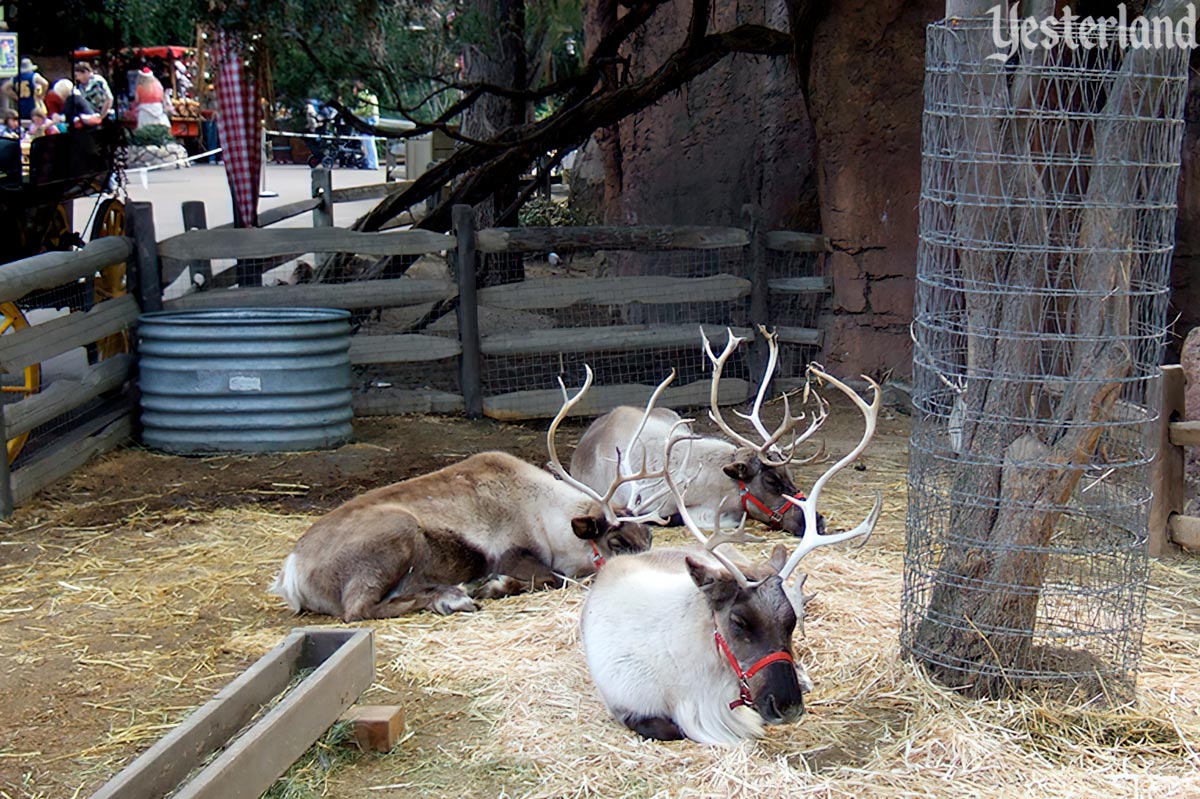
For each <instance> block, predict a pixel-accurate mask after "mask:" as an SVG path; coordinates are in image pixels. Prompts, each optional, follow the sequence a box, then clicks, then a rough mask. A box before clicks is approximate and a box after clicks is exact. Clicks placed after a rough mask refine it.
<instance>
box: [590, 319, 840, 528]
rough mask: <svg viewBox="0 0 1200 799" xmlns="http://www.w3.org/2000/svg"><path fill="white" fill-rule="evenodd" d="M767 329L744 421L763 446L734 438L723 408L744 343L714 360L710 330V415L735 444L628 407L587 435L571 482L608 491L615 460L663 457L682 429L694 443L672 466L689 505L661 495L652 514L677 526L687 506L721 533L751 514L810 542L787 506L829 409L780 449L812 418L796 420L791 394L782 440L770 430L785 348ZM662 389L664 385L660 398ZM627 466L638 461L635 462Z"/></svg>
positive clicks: (649, 488)
mask: <svg viewBox="0 0 1200 799" xmlns="http://www.w3.org/2000/svg"><path fill="white" fill-rule="evenodd" d="M760 329H761V330H762V334H763V336H765V337H766V339H767V344H768V347H769V353H770V355H769V358H768V360H767V366H766V371H765V373H764V375H763V380H762V382H761V384H760V386H759V392H758V395H757V397H756V398H755V402H754V407H753V409H752V410H751V413H750V415H749V416H746V417H744V418H746V419H748V420H749V421H750V422H751V423H752V424H753V425H754V428H755V430H756V431H757V432H758V433H759V435H760V437H761V438H762V442H761V443H759V442H755V441H752V440H750V439H749V438H747V437H745V436H743V435H741V434H740V433H737V432H736V431H734V429H733V428H732V427H731V426H730V425H729V424H728V423H727V422H726V421H725V418H724V417H723V416H722V415H721V409H720V407H719V406H718V405H717V387H718V386H719V385H720V379H721V372H722V370H723V369H724V366H725V362H726V361H728V360H729V356H730V355H732V354H733V352H734V351H735V350H736V349H737V348H738V346H739V345H740V344H741V343H742V342H743V341H744V339H742V338H739V337H736V336H734V335H733V334H732V332H731V333H730V334H729V341H728V343H727V344H726V345H725V350H724V352H722V353H721V355H720V356H719V357H718V356H716V355H714V354H713V351H712V348H711V346H710V345H709V342H708V338H707V337H705V336H704V331H703V329H702V330H701V333H700V335H701V336H702V337H703V338H704V349H705V352H706V353H707V354H708V357H709V359H710V360H711V361H712V363H713V379H712V389H711V393H710V396H709V403H710V409H709V416H710V417H711V418H712V419H713V421H715V422H716V423H717V426H718V427H719V428H720V429H721V430H722V431H723V432H724V433H725V435H726V436H728V437H729V439H730V440H725V439H721V438H715V437H712V436H704V437H699V436H693V435H692V430H691V428H690V427H684V426H682V422H681V419H680V416H679V414H677V413H675V412H674V411H669V410H666V409H663V408H659V409H653V410H651V409H650V408H648V409H647V411H646V412H643V411H642V410H641V409H639V408H634V407H632V406H628V405H623V406H621V407H619V408H616V409H614V410H612V411H610V412H609V413H607V414H605V415H604V416H601V417H600V418H599V419H597V420H596V421H595V422H593V423H592V424H591V426H590V427H589V428H588V429H587V432H585V433H584V434H583V438H581V439H580V440H579V445H578V446H577V447H576V448H575V453H574V455H572V457H571V475H572V476H573V477H575V478H576V479H577V480H579V481H580V482H581V483H583V484H585V485H588V486H591V487H593V488H598V487H599V486H607V485H609V484H610V483H611V482H612V480H613V478H614V477H616V476H617V471H618V469H617V465H616V464H617V459H616V457H614V453H616V452H618V451H621V452H624V453H627V455H628V456H632V454H633V453H634V452H635V451H636V450H637V448H639V447H640V448H641V449H642V451H643V452H653V453H660V452H663V451H664V445H665V444H666V442H667V435H668V433H669V432H670V431H671V430H673V429H675V428H682V431H683V433H684V434H685V435H686V436H687V439H688V440H689V441H691V442H692V443H691V444H690V445H689V446H688V447H686V448H685V452H681V453H680V457H679V458H677V459H676V461H675V462H673V463H671V464H670V468H671V470H672V471H674V472H675V474H676V475H677V480H678V481H679V482H681V483H682V484H683V492H682V497H683V500H682V501H683V505H682V506H681V505H680V504H679V500H678V499H677V498H676V497H674V496H672V495H671V494H670V493H669V492H665V491H660V492H659V496H660V497H661V499H660V500H659V502H658V503H657V504H656V505H650V506H648V508H647V509H650V508H652V509H653V510H654V511H655V512H657V513H658V514H659V515H660V516H662V517H663V518H666V519H670V520H672V524H673V525H678V524H680V523H681V522H680V520H679V513H680V508H681V507H686V508H687V510H688V512H689V513H690V514H691V516H692V518H693V519H694V520H695V521H696V522H697V523H698V524H699V525H700V527H701V528H702V529H706V530H712V529H715V527H716V525H717V524H718V523H724V524H726V525H734V524H738V523H739V521H740V519H741V518H742V517H743V516H744V515H748V516H749V517H750V518H751V519H754V520H755V521H759V522H762V523H763V524H765V525H767V527H769V528H771V529H773V530H786V531H787V532H789V533H791V534H792V535H794V536H802V535H804V530H805V526H804V514H803V513H800V512H799V510H797V509H796V508H795V506H793V505H792V504H790V503H789V502H788V500H787V497H789V496H795V495H796V493H797V489H796V485H795V483H793V482H792V477H791V475H790V474H789V473H788V468H787V466H788V463H789V462H791V460H792V459H793V457H794V453H795V451H796V446H797V444H798V443H800V442H801V441H803V440H806V439H807V438H809V437H810V436H811V435H812V434H813V433H814V432H815V431H816V429H817V428H818V427H820V425H821V423H822V422H824V421H825V418H826V415H827V414H828V410H827V408H826V407H825V406H824V405H823V404H821V403H820V402H818V411H817V412H815V413H814V414H813V419H812V423H811V424H810V425H809V427H808V430H806V431H805V432H804V434H803V435H801V436H798V437H797V438H796V439H795V440H793V441H792V443H791V444H790V445H789V446H787V447H784V448H782V449H781V448H780V447H779V446H778V444H779V442H780V441H781V440H783V438H784V437H785V436H786V435H788V434H789V433H791V432H792V430H793V429H794V428H795V426H796V424H797V422H800V421H801V420H803V419H804V415H803V414H801V415H800V416H798V417H793V416H792V415H791V412H790V409H789V408H788V405H787V395H784V415H783V421H782V422H781V423H780V425H779V427H778V428H777V429H776V430H775V432H774V433H768V432H767V430H766V428H765V426H764V425H763V423H762V420H761V410H762V403H763V395H764V393H765V392H766V388H767V384H768V382H769V380H770V377H771V375H772V374H773V373H774V371H775V364H776V361H777V359H778V352H779V345H778V343H777V341H776V338H775V334H774V333H768V332H767V331H766V329H765V328H760ZM662 388H663V387H662V386H660V387H659V391H661V390H662ZM657 394H658V392H655V397H652V398H651V401H650V405H651V408H652V406H653V404H654V399H655V398H657ZM806 399H807V397H806ZM731 441H732V442H734V443H731ZM685 457H686V458H687V459H689V460H690V461H691V463H692V464H694V466H693V467H692V468H691V469H690V470H689V473H688V474H687V475H686V476H680V475H681V472H680V467H681V465H682V460H683V458H685ZM626 460H627V461H628V460H630V457H627V458H626ZM640 487H641V488H642V489H643V491H645V492H647V493H648V494H653V492H654V490H655V488H656V487H655V486H653V485H644V484H643V485H641V486H640ZM622 491H623V493H622V494H620V495H618V501H622V502H624V501H627V498H628V497H629V495H630V493H629V492H631V491H632V486H630V485H627V486H626V487H625V488H624V489H622ZM816 523H817V528H816V529H817V532H818V533H819V532H821V531H822V530H823V529H824V525H825V520H824V519H823V518H822V517H821V516H820V514H818V515H817V522H816Z"/></svg>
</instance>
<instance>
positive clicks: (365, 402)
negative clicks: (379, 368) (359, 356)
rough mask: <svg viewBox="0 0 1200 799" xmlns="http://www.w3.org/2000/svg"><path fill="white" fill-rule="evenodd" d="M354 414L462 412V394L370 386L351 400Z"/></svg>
mask: <svg viewBox="0 0 1200 799" xmlns="http://www.w3.org/2000/svg"><path fill="white" fill-rule="evenodd" d="M350 403H351V406H352V407H353V408H354V415H355V416H403V415H405V414H409V413H462V412H463V409H464V408H465V404H464V403H463V398H462V394H452V393H450V392H448V391H432V390H428V389H399V388H381V389H371V390H370V391H368V392H366V393H365V394H357V393H356V394H354V396H353V397H351V400H350Z"/></svg>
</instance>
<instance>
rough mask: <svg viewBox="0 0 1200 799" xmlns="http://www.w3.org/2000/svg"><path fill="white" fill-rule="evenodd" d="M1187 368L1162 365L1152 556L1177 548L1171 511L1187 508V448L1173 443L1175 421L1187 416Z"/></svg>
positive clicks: (1152, 503) (1150, 535)
mask: <svg viewBox="0 0 1200 799" xmlns="http://www.w3.org/2000/svg"><path fill="white" fill-rule="evenodd" d="M1185 384H1186V379H1185V377H1184V373H1183V367H1182V366H1179V365H1178V364H1174V365H1171V366H1164V367H1162V401H1161V404H1160V406H1159V414H1158V431H1157V432H1158V435H1157V436H1156V440H1157V443H1158V457H1157V458H1155V459H1154V465H1153V467H1152V471H1151V476H1150V488H1151V497H1150V528H1149V532H1148V539H1149V553H1150V557H1152V558H1158V557H1162V556H1163V555H1165V554H1167V553H1168V552H1171V551H1175V546H1174V543H1173V542H1172V541H1171V532H1170V524H1171V514H1173V513H1179V512H1180V511H1182V510H1183V488H1184V486H1183V480H1184V476H1183V456H1184V451H1183V447H1178V446H1175V445H1174V444H1172V443H1171V422H1172V421H1178V420H1179V419H1181V418H1183V414H1184V387H1185Z"/></svg>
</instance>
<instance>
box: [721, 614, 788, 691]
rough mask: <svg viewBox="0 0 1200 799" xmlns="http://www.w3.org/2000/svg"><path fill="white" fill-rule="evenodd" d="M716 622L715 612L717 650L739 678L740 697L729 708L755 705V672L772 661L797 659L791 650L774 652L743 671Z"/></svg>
mask: <svg viewBox="0 0 1200 799" xmlns="http://www.w3.org/2000/svg"><path fill="white" fill-rule="evenodd" d="M716 623H717V617H716V614H713V625H714V627H713V638H714V639H715V640H716V642H717V651H718V652H720V653H721V654H722V655H724V656H725V659H726V660H728V661H729V665H730V666H732V667H733V673H734V674H736V675H737V678H738V698H737V700H736V701H734V702H730V703H729V709H730V710H733V709H734V708H735V707H742V706H745V707H754V696H753V695H752V694H751V693H750V678H751V677H753V676H754V675H755V674H758V673H759V672H760V671H762V670H763V669H765V668H766V667H767V666H770V665H771V664H772V663H776V662H779V661H787V662H788V663H792V664H794V663H795V661H794V660H793V659H792V655H791V653H790V652H772V653H771V654H769V655H767V656H766V657H764V658H760V659H759V661H758V662H757V663H755V664H754V665H753V666H751V667H750V668H748V669H746V670H745V671H742V666H741V664H740V663H738V660H737V658H736V657H734V655H733V650H732V649H730V648H729V644H727V643H725V637H724V636H723V635H721V631H720V630H718V629H716V626H715V625H716Z"/></svg>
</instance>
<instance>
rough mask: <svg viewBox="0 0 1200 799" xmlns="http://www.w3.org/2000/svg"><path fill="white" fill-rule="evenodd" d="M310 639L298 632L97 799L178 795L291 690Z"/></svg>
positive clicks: (107, 786)
mask: <svg viewBox="0 0 1200 799" xmlns="http://www.w3.org/2000/svg"><path fill="white" fill-rule="evenodd" d="M304 639H305V635H304V633H303V631H293V632H292V633H291V634H290V635H288V636H287V637H286V638H284V639H283V642H282V643H281V644H279V645H278V646H276V647H275V648H274V649H272V650H271V651H270V652H268V653H267V654H265V655H263V656H262V657H261V658H259V659H258V660H257V661H256V662H255V663H254V665H252V666H251V667H250V668H248V669H246V670H245V671H244V672H242V674H241V675H240V676H239V677H238V678H237V679H236V680H234V681H233V682H231V683H230V684H229V685H226V686H225V687H224V688H222V689H221V690H220V691H219V692H217V695H216V696H215V697H213V698H212V699H210V700H209V701H208V702H207V703H205V704H204V705H203V706H201V707H200V708H199V709H198V710H196V712H194V713H192V715H190V716H188V717H187V719H186V720H184V721H183V723H181V724H180V725H179V726H177V727H176V728H175V729H174V730H172V731H171V732H170V733H169V734H168V735H166V736H165V737H163V738H161V739H159V741H158V742H157V743H156V744H154V745H153V746H152V747H150V748H149V749H147V750H146V751H145V752H143V753H142V754H141V755H140V756H139V757H138V758H137V759H136V760H134V761H133V762H132V763H130V764H129V765H128V766H126V767H125V768H124V769H123V770H122V771H121V772H120V773H119V774H117V775H116V776H115V777H113V778H112V779H111V780H109V781H108V782H107V783H106V784H105V785H104V786H103V787H102V788H101V789H100V790H99V791H97V792H96V793H95V794H93V795H92V799H118V797H130V798H131V799H140V797H150V796H165V795H167V794H168V793H170V792H171V791H172V790H174V789H175V787H176V786H178V785H179V783H180V781H181V780H183V778H184V777H186V776H187V775H188V774H189V773H191V771H192V769H194V768H195V767H196V766H197V765H199V764H200V763H201V762H203V760H204V758H206V757H208V756H209V755H210V754H212V753H213V752H215V751H217V750H218V749H220V748H221V747H222V746H223V745H224V744H225V742H226V741H227V740H229V737H230V736H231V735H233V734H234V733H235V732H237V731H238V730H240V729H241V728H242V727H243V726H245V724H246V722H248V721H249V720H250V719H251V718H253V716H254V714H255V713H256V712H258V710H259V708H261V707H262V706H263V705H265V704H266V703H267V702H269V701H271V700H272V699H273V698H275V697H276V696H277V695H278V694H279V693H281V692H282V691H283V690H284V689H285V688H287V685H288V682H289V681H290V680H291V678H292V675H294V674H295V673H296V672H297V671H298V670H299V663H300V661H301V658H302V657H303V655H304Z"/></svg>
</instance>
